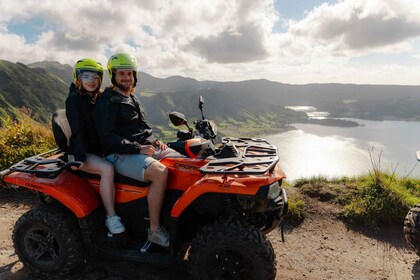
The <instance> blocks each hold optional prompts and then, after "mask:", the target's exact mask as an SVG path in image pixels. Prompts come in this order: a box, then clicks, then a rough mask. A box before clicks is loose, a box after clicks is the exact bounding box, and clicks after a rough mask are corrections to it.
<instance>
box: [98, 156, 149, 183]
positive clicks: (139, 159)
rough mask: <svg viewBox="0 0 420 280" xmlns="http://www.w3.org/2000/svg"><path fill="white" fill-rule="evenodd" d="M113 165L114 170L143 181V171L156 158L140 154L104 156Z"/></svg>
mask: <svg viewBox="0 0 420 280" xmlns="http://www.w3.org/2000/svg"><path fill="white" fill-rule="evenodd" d="M105 159H106V160H107V161H109V162H110V163H112V164H113V165H114V169H115V172H117V173H119V174H121V175H124V176H126V177H130V178H133V179H135V180H138V181H143V182H144V181H145V179H144V171H145V170H146V169H147V167H149V166H150V165H151V164H152V163H153V162H155V161H157V160H156V159H154V158H152V157H149V156H146V155H140V154H124V155H121V154H111V155H109V156H107V157H106V158H105Z"/></svg>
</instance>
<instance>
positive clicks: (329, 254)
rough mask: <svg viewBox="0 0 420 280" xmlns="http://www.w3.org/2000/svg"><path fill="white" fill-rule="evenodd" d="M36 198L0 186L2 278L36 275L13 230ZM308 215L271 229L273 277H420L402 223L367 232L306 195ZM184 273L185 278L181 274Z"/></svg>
mask: <svg viewBox="0 0 420 280" xmlns="http://www.w3.org/2000/svg"><path fill="white" fill-rule="evenodd" d="M33 203H34V200H33V199H32V198H31V197H28V195H27V193H22V192H15V191H10V190H8V191H4V190H0V279H2V280H23V279H27V280H35V279H37V278H35V277H33V276H31V275H30V274H29V273H28V271H27V270H26V269H25V268H23V267H22V264H21V263H20V262H19V261H18V259H17V257H16V255H15V254H14V250H13V247H12V241H11V234H12V230H13V226H14V223H15V222H16V220H17V219H18V218H19V217H20V215H22V214H23V213H24V212H26V211H27V210H28V209H29V208H30V207H31V205H32V204H33ZM307 205H309V206H310V208H309V215H308V217H307V219H306V220H305V222H304V223H303V224H301V225H300V226H298V227H290V226H289V227H286V228H285V238H286V242H285V243H283V242H281V237H280V232H279V231H274V232H272V233H270V234H269V236H268V238H269V239H270V240H271V242H272V244H273V247H274V249H275V252H276V255H277V277H276V279H282V280H291V279H296V280H297V279H299V280H300V279H317V280H318V279H372V280H373V279H375V280H376V279H378V280H379V279H381V280H383V279H396V280H399V279H402V280H405V279H416V280H417V279H420V257H418V256H417V255H416V254H415V253H413V252H412V251H411V250H410V249H409V248H408V247H407V245H406V244H405V242H404V240H403V236H402V230H401V229H387V230H383V231H380V232H377V233H376V232H368V231H361V230H354V229H349V228H347V227H346V226H345V225H344V224H343V223H342V222H341V221H339V220H337V219H336V213H337V211H338V209H336V208H335V207H334V205H332V204H328V203H322V202H319V201H317V200H314V199H311V198H307ZM170 276H171V273H170V269H169V268H167V267H161V266H153V265H146V264H138V263H128V262H109V261H104V260H98V259H89V260H88V261H87V263H86V264H85V266H84V267H83V268H81V270H80V273H79V274H78V276H72V277H69V278H68V279H69V280H76V279H87V280H99V279H111V280H128V279H145V280H148V279H150V280H155V279H156V280H157V279H170ZM182 279H186V277H185V276H182Z"/></svg>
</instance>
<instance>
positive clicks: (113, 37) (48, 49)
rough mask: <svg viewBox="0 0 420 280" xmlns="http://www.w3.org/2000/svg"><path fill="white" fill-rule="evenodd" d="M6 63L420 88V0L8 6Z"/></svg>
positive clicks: (47, 0)
mask: <svg viewBox="0 0 420 280" xmlns="http://www.w3.org/2000/svg"><path fill="white" fill-rule="evenodd" d="M0 11H1V12H0V59H3V60H8V61H11V62H21V63H24V64H29V63H33V62H38V61H44V60H49V61H58V62H60V63H62V64H70V65H72V66H73V65H74V64H75V62H76V61H77V60H79V59H80V58H84V57H90V58H94V59H96V60H98V61H100V62H101V63H102V64H103V65H104V66H105V65H106V63H107V59H108V57H109V56H111V55H112V54H114V53H117V52H129V53H131V54H132V55H134V56H135V57H136V58H137V61H138V63H139V70H140V71H142V72H146V73H148V74H150V75H153V76H155V77H159V78H166V77H169V76H174V75H179V76H184V77H190V78H194V79H197V80H215V81H242V80H250V79H268V80H271V81H277V82H282V83H288V84H308V83H353V84H397V85H420V0H335V1H333V0H325V1H323V0H293V1H292V0H229V1H226V0H120V1H112V0H96V1H89V0H84V1H71V0H15V1H10V0H0Z"/></svg>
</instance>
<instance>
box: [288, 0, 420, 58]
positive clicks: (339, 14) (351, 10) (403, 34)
mask: <svg viewBox="0 0 420 280" xmlns="http://www.w3.org/2000/svg"><path fill="white" fill-rule="evenodd" d="M289 26H290V33H291V34H293V35H294V36H298V37H304V38H306V39H308V40H312V44H321V45H328V46H329V49H330V51H331V52H332V54H334V53H336V54H342V53H344V54H347V55H349V54H352V53H358V52H366V51H372V50H379V51H380V50H381V49H382V48H383V49H384V50H386V49H387V48H388V47H389V46H392V45H398V44H401V43H402V42H405V41H406V40H409V39H412V38H415V37H418V36H420V2H415V1H411V0H387V1H381V0H369V1H365V0H345V1H342V2H340V3H338V4H336V5H328V4H323V5H321V6H319V7H317V8H315V9H314V10H312V11H311V12H310V13H309V14H308V16H307V17H306V18H305V19H303V20H301V21H299V22H294V21H290V23H289Z"/></svg>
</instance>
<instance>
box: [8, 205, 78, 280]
mask: <svg viewBox="0 0 420 280" xmlns="http://www.w3.org/2000/svg"><path fill="white" fill-rule="evenodd" d="M13 244H14V247H15V251H16V253H17V255H18V256H19V259H20V261H21V262H22V263H23V265H24V266H25V267H27V268H28V269H29V270H30V271H31V272H32V273H33V274H34V275H36V276H39V277H41V278H43V279H45V278H50V279H51V278H55V279H61V278H63V276H64V275H67V274H69V273H70V272H71V271H72V270H73V269H74V268H75V267H76V266H77V265H78V264H80V262H82V261H83V260H84V254H83V244H82V239H81V235H80V230H79V227H78V224H77V221H76V218H75V217H74V216H72V215H71V213H69V212H67V211H66V210H64V209H62V208H60V207H58V206H55V205H52V204H43V205H39V206H37V207H35V208H33V209H31V210H30V211H28V212H26V213H25V214H23V215H22V217H20V218H19V220H18V221H17V222H16V224H15V228H14V230H13Z"/></svg>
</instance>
